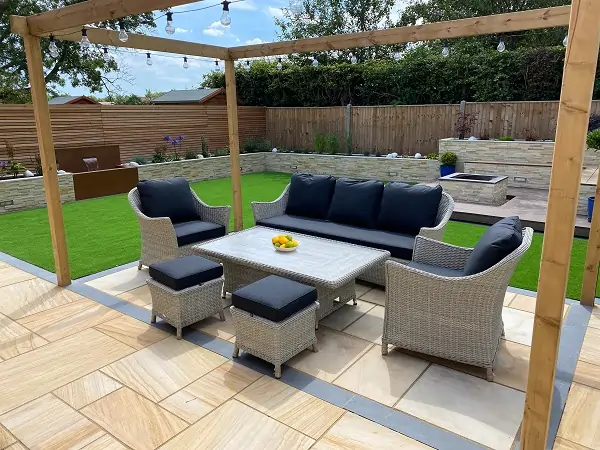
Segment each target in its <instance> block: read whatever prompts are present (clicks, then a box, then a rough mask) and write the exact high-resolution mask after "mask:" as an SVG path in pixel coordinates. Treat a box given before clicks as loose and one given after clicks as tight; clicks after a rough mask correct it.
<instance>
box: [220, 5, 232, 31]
mask: <svg viewBox="0 0 600 450" xmlns="http://www.w3.org/2000/svg"><path fill="white" fill-rule="evenodd" d="M229 3H231V2H228V1H227V0H225V1H224V2H223V3H222V4H223V14H221V25H223V26H224V27H228V26H229V25H231V16H230V15H229Z"/></svg>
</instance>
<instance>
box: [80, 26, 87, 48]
mask: <svg viewBox="0 0 600 450" xmlns="http://www.w3.org/2000/svg"><path fill="white" fill-rule="evenodd" d="M79 44H80V45H81V49H82V50H87V49H88V47H89V46H90V39H89V38H88V36H87V30H86V29H85V28H82V29H81V41H79Z"/></svg>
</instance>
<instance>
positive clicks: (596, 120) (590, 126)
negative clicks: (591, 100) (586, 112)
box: [588, 114, 600, 131]
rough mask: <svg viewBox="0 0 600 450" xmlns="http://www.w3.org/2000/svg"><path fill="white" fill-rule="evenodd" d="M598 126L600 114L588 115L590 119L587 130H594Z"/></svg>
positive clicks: (599, 124)
mask: <svg viewBox="0 0 600 450" xmlns="http://www.w3.org/2000/svg"><path fill="white" fill-rule="evenodd" d="M598 128H600V114H592V115H590V121H589V122H588V131H594V130H597V129H598Z"/></svg>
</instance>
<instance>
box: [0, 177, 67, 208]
mask: <svg viewBox="0 0 600 450" xmlns="http://www.w3.org/2000/svg"><path fill="white" fill-rule="evenodd" d="M58 187H59V190H60V198H61V200H62V202H63V203H65V202H73V201H75V189H74V188H73V175H72V174H70V173H66V174H63V175H59V176H58ZM43 206H46V197H45V194H44V181H43V179H42V177H32V178H15V179H13V180H2V181H0V214H4V213H8V212H11V211H19V210H24V209H33V208H41V207H43Z"/></svg>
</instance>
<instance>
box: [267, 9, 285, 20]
mask: <svg viewBox="0 0 600 450" xmlns="http://www.w3.org/2000/svg"><path fill="white" fill-rule="evenodd" d="M265 12H266V13H267V14H268V15H270V16H273V17H276V18H277V19H283V9H281V8H275V7H273V6H267V8H266V9H265Z"/></svg>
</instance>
